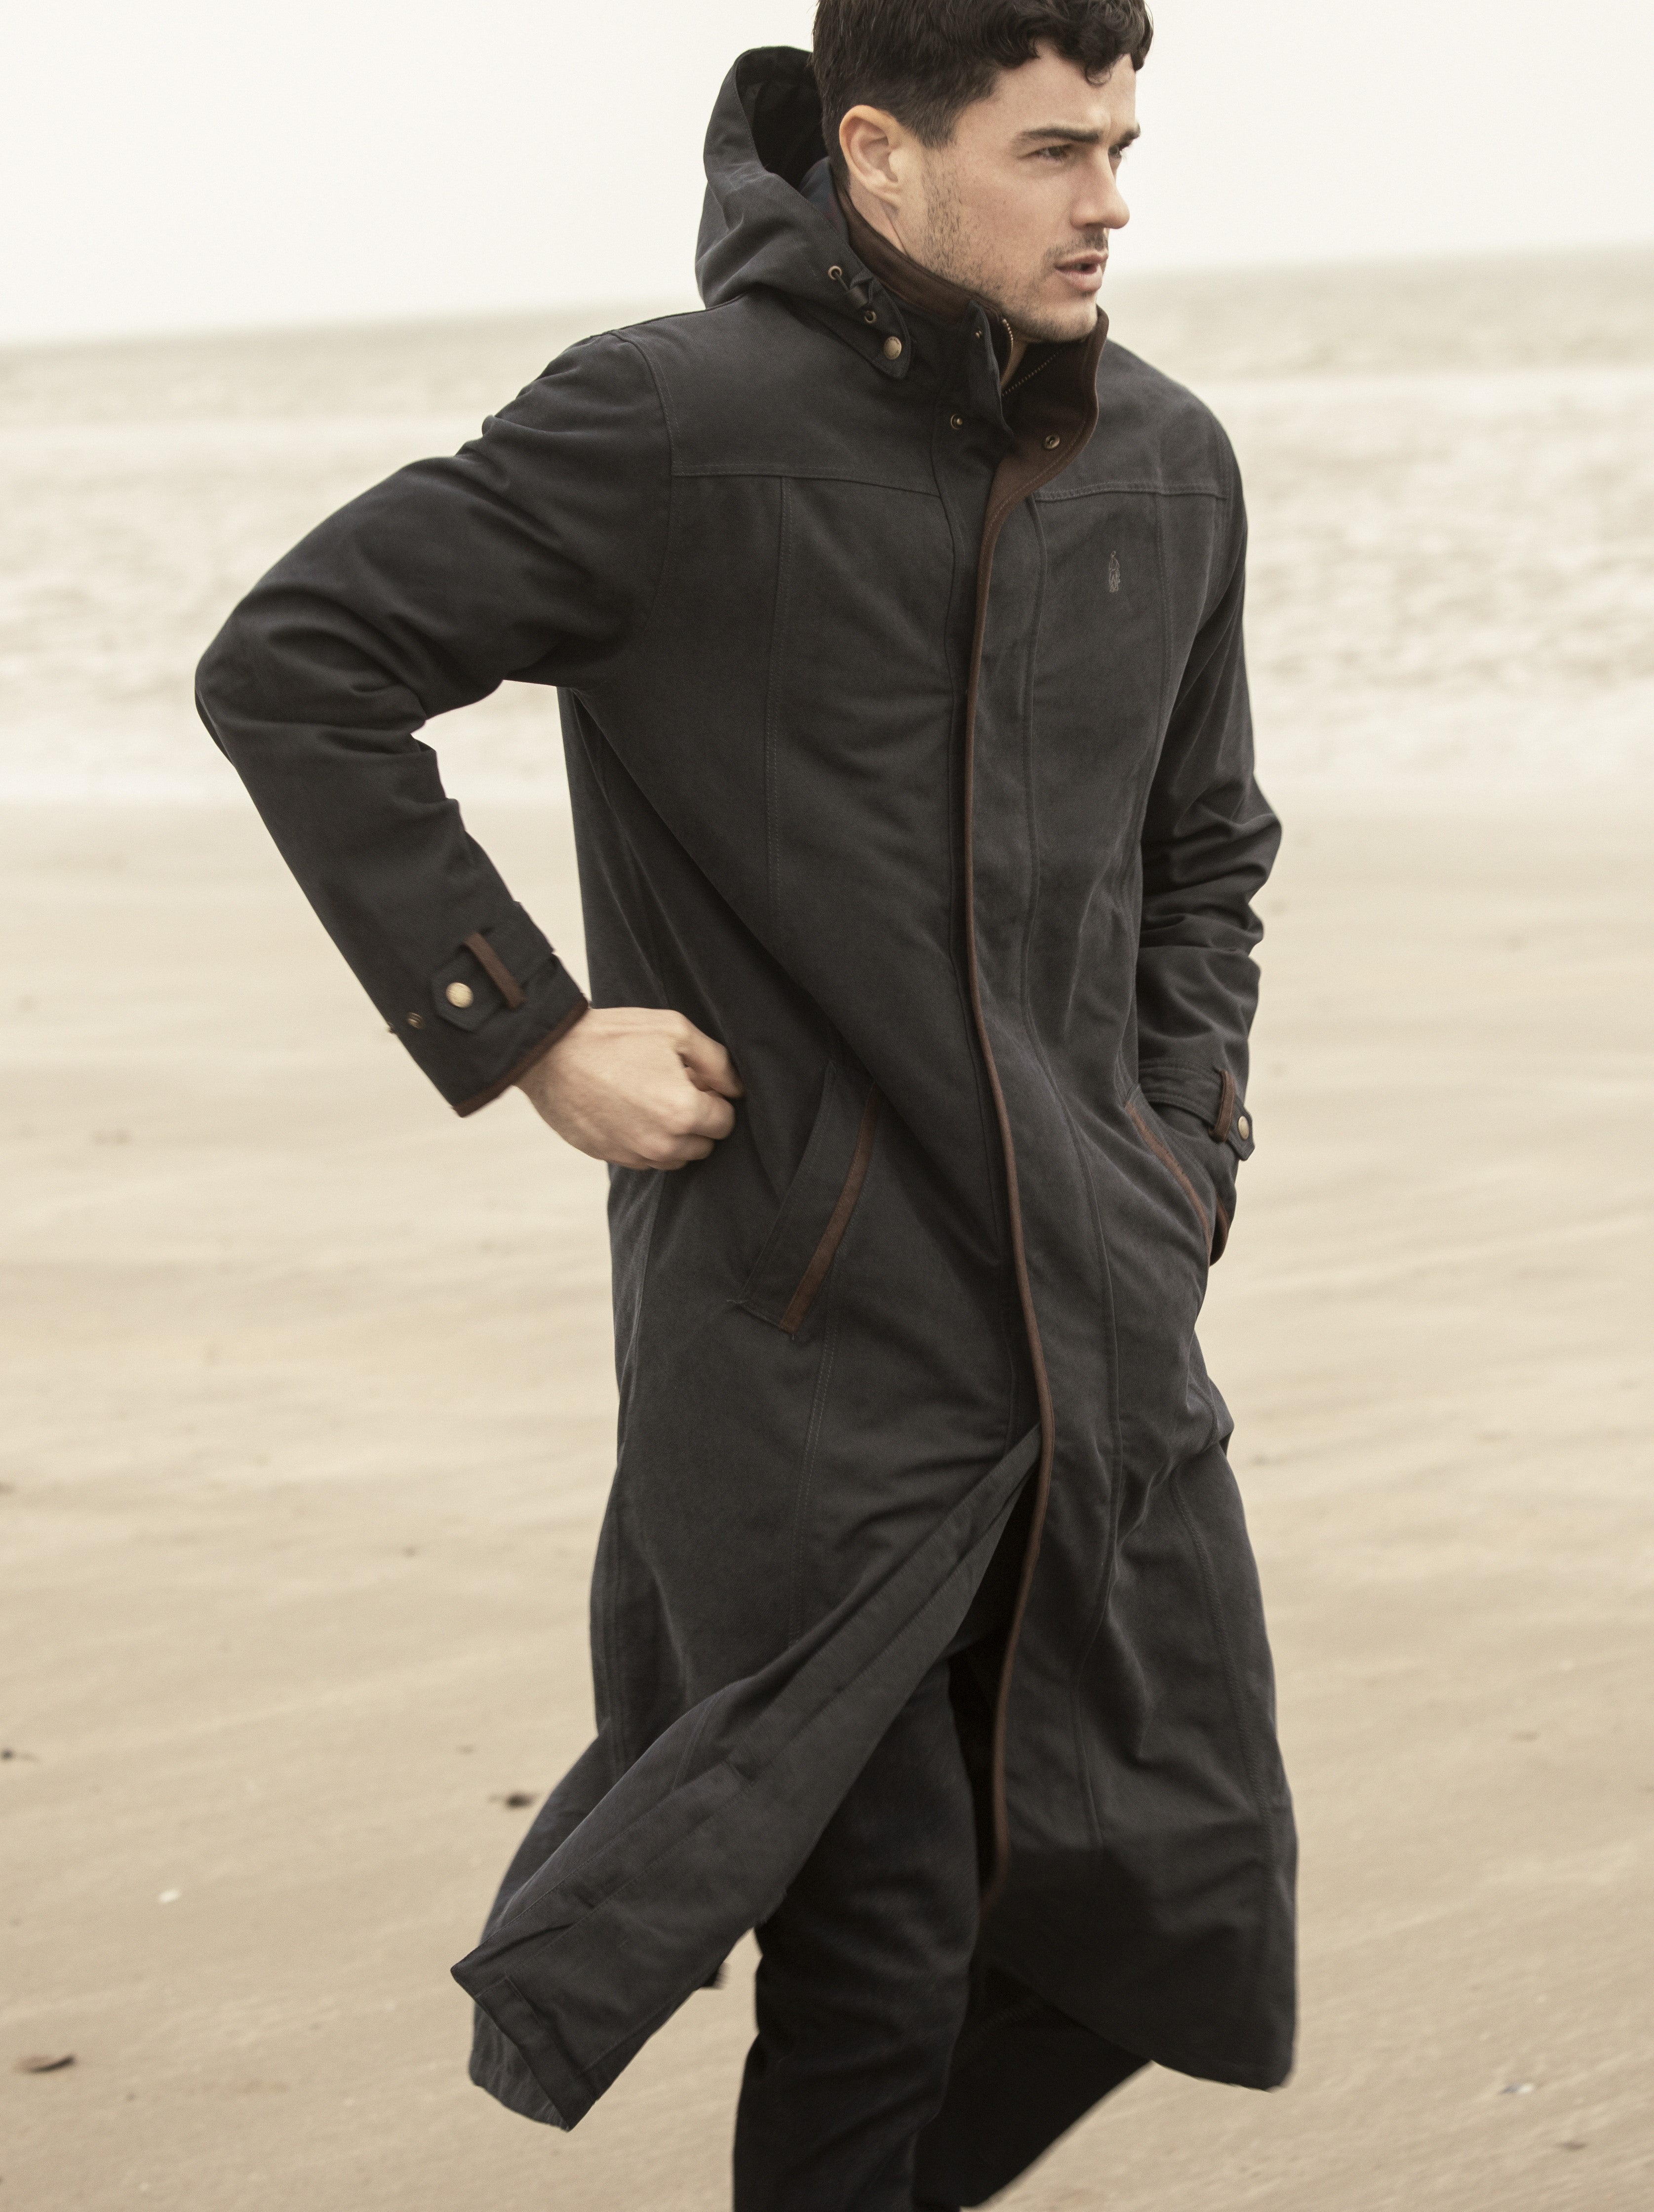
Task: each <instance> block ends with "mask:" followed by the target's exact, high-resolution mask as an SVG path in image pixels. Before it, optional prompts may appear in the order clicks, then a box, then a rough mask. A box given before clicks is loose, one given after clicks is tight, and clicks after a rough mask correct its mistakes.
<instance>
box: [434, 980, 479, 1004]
mask: <svg viewBox="0 0 1654 2212" xmlns="http://www.w3.org/2000/svg"><path fill="white" fill-rule="evenodd" d="M442 996H443V997H444V998H445V999H446V1000H447V1002H448V1004H449V1005H450V1006H470V1005H471V1003H472V1001H473V1000H475V998H476V996H477V994H476V993H475V991H473V990H472V989H471V986H470V984H469V983H450V984H449V986H448V987H447V990H446V991H444V992H443V994H442Z"/></svg>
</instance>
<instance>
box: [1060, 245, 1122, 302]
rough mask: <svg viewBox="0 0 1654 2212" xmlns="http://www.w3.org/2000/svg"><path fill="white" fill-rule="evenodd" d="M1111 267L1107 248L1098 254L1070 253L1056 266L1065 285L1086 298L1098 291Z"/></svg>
mask: <svg viewBox="0 0 1654 2212" xmlns="http://www.w3.org/2000/svg"><path fill="white" fill-rule="evenodd" d="M1108 265H1109V255H1108V249H1107V248H1106V246H1105V247H1104V249H1103V250H1102V252H1096V253H1089V252H1088V253H1070V254H1068V255H1067V257H1066V258H1064V259H1063V260H1061V261H1059V262H1058V263H1057V264H1056V273H1057V275H1058V276H1060V277H1061V279H1062V280H1063V282H1064V283H1066V284H1067V285H1069V286H1071V287H1072V289H1073V290H1074V291H1076V292H1078V293H1079V294H1080V295H1081V296H1082V297H1084V298H1089V297H1090V295H1092V293H1093V292H1095V291H1097V290H1098V288H1099V287H1100V286H1101V284H1102V282H1103V272H1104V270H1105V269H1106V268H1107V267H1108Z"/></svg>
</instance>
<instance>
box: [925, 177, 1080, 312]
mask: <svg viewBox="0 0 1654 2212" xmlns="http://www.w3.org/2000/svg"><path fill="white" fill-rule="evenodd" d="M1108 244H1109V234H1108V233H1107V231H1105V230H1104V231H1095V232H1092V231H1087V232H1084V233H1082V234H1079V236H1077V237H1076V238H1074V239H1073V240H1071V241H1070V242H1069V243H1068V244H1067V246H1056V247H1054V248H1053V249H1052V251H1051V252H1049V254H1047V256H1046V257H1045V259H1044V260H1043V263H1042V264H1041V266H1040V270H1039V273H1038V275H1037V276H1036V277H1035V278H1034V279H1033V280H1032V281H1031V283H1028V284H1027V285H1026V286H1023V285H1019V284H1013V283H1012V282H1011V281H1008V280H1007V273H1006V271H1004V270H994V268H993V266H992V264H991V262H990V260H989V257H988V252H987V251H986V249H985V246H984V242H983V240H982V238H981V237H980V235H979V234H977V233H976V231H975V230H973V228H971V226H970V223H969V222H968V221H967V220H966V217H965V214H964V208H963V206H962V204H961V203H960V200H959V197H958V193H957V192H955V191H953V190H952V187H951V185H950V184H949V183H948V181H947V179H946V174H944V175H942V176H939V177H936V178H935V179H934V180H933V183H932V185H931V188H930V190H929V191H927V194H926V197H925V208H924V225H923V234H922V236H921V240H920V241H919V250H918V252H916V253H915V256H914V258H915V260H917V261H921V262H922V263H923V264H924V266H925V267H926V268H927V269H928V270H931V271H932V272H933V274H934V275H935V276H945V277H946V279H947V281H948V282H949V283H951V284H957V285H958V287H959V289H960V290H961V291H963V292H969V293H970V295H971V297H972V298H973V299H976V300H980V301H982V305H983V307H986V308H987V309H988V313H989V314H991V315H994V316H997V317H998V318H999V319H1000V321H1001V322H1005V323H1008V324H1009V325H1010V326H1011V328H1012V330H1013V331H1015V332H1016V334H1017V336H1018V337H1019V338H1031V339H1033V340H1035V341H1036V342H1037V343H1040V344H1042V345H1066V344H1068V343H1072V342H1073V340H1075V339H1077V338H1083V337H1089V336H1090V334H1091V332H1092V330H1093V329H1094V328H1095V326H1096V323H1097V317H1098V310H1099V306H1100V302H1099V301H1097V300H1095V299H1093V300H1076V301H1075V302H1074V305H1073V309H1072V310H1071V311H1070V312H1069V313H1067V314H1064V313H1061V311H1060V310H1057V309H1055V308H1052V307H1048V306H1046V305H1044V304H1043V302H1042V301H1041V298H1040V293H1041V291H1042V289H1043V285H1044V282H1045V279H1046V278H1047V277H1048V276H1049V274H1050V272H1051V270H1053V269H1054V268H1055V265H1056V264H1057V263H1058V262H1059V261H1061V260H1065V259H1066V258H1067V256H1068V255H1069V254H1071V253H1079V252H1093V253H1099V252H1107V250H1108Z"/></svg>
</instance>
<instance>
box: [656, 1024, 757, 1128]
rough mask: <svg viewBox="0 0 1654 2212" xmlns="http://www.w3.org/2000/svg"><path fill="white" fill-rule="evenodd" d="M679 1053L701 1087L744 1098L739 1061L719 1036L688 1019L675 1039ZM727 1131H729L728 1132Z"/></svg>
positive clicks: (691, 1079)
mask: <svg viewBox="0 0 1654 2212" xmlns="http://www.w3.org/2000/svg"><path fill="white" fill-rule="evenodd" d="M672 1042H673V1043H674V1044H675V1045H676V1046H677V1048H678V1058H679V1060H682V1061H683V1063H684V1066H685V1067H686V1068H687V1069H688V1070H689V1078H690V1082H691V1083H693V1084H694V1085H696V1089H697V1090H701V1091H717V1092H718V1093H719V1094H720V1096H721V1097H725V1098H744V1097H745V1096H746V1093H745V1090H744V1089H743V1088H742V1085H741V1079H740V1077H739V1075H737V1074H736V1073H735V1063H734V1061H733V1060H732V1059H731V1058H730V1056H729V1054H727V1052H726V1051H725V1050H724V1048H723V1047H722V1045H721V1044H720V1043H719V1042H718V1041H717V1039H716V1038H715V1037H709V1036H707V1035H706V1034H705V1033H704V1032H703V1031H702V1030H697V1029H696V1026H695V1024H694V1023H693V1022H685V1023H684V1028H683V1032H682V1034H681V1035H680V1036H676V1037H674V1038H673V1040H672ZM725 1134H726V1135H727V1134H728V1132H727V1131H726V1132H725Z"/></svg>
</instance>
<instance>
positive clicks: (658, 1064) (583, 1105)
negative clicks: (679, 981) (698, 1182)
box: [517, 1006, 743, 1168]
mask: <svg viewBox="0 0 1654 2212" xmlns="http://www.w3.org/2000/svg"><path fill="white" fill-rule="evenodd" d="M517 1088H518V1089H519V1090H520V1091H526V1092H527V1094H528V1097H530V1099H532V1102H533V1104H534V1106H535V1108H536V1109H537V1110H538V1113H539V1115H541V1117H542V1119H543V1120H544V1121H549V1122H550V1125H551V1127H553V1128H554V1129H555V1130H556V1133H557V1134H558V1135H559V1136H560V1137H561V1138H562V1139H564V1141H565V1142H566V1143H568V1144H571V1145H572V1146H574V1147H575V1151H576V1152H586V1153H587V1154H589V1155H590V1157H591V1158H593V1159H594V1160H608V1161H610V1162H611V1163H612V1164H613V1165H614V1166H616V1167H619V1168H681V1167H687V1166H688V1164H689V1163H690V1161H691V1160H703V1159H705V1158H706V1156H707V1154H708V1152H710V1151H711V1150H712V1147H713V1146H714V1145H715V1143H716V1142H717V1140H718V1139H719V1138H720V1137H727V1135H728V1134H729V1133H730V1131H731V1130H732V1129H733V1127H735V1109H734V1108H733V1106H732V1105H731V1104H730V1103H729V1102H730V1100H731V1099H732V1098H739V1097H741V1096H742V1095H743V1093H742V1090H741V1081H740V1078H739V1076H738V1075H737V1074H736V1073H735V1067H734V1063H733V1061H732V1060H731V1059H730V1057H729V1054H727V1052H726V1051H725V1050H724V1048H723V1047H722V1045H721V1044H716V1043H715V1042H714V1041H713V1040H712V1038H710V1037H709V1036H703V1035H702V1032H701V1031H700V1030H697V1029H696V1026H695V1024H694V1023H693V1022H689V1021H685V1020H684V1017H683V1015H682V1014H672V1013H662V1012H660V1011H659V1009H658V1008H655V1007H652V1006H593V1008H592V1010H591V1012H589V1013H586V1014H582V1015H581V1018H580V1019H579V1021H577V1022H576V1023H575V1026H574V1028H573V1029H571V1030H569V1034H568V1035H567V1036H564V1037H560V1038H559V1039H558V1041H557V1042H556V1044H554V1045H553V1046H552V1048H551V1049H550V1052H548V1053H547V1054H545V1055H544V1058H542V1059H540V1060H536V1061H535V1063H534V1065H533V1066H532V1067H531V1068H530V1069H529V1071H528V1073H527V1074H526V1075H525V1076H523V1077H521V1078H520V1079H519V1081H518V1085H517Z"/></svg>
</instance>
